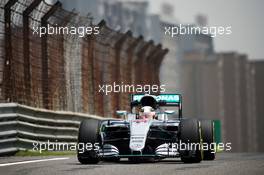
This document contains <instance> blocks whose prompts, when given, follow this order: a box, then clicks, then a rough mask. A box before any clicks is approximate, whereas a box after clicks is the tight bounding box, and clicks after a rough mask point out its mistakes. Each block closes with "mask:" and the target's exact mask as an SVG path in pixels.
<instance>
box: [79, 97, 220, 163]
mask: <svg viewBox="0 0 264 175" xmlns="http://www.w3.org/2000/svg"><path fill="white" fill-rule="evenodd" d="M171 107H173V108H174V109H176V110H167V109H165V108H171ZM117 114H119V115H121V116H123V117H124V119H107V120H101V121H100V120H99V121H98V120H93V119H87V120H84V121H82V122H81V124H80V128H79V136H78V144H83V145H84V144H87V143H90V144H92V145H96V144H97V146H93V149H89V150H85V151H83V152H79V151H78V152H77V157H78V160H79V162H80V163H82V164H94V163H98V162H99V161H100V160H108V161H109V160H110V161H118V160H120V158H128V160H129V161H132V162H138V161H145V160H161V159H164V158H181V160H182V161H183V162H184V163H198V162H200V161H201V160H214V159H215V147H211V146H207V147H206V148H207V149H206V150H205V149H203V147H202V146H201V145H204V144H207V145H210V144H212V143H214V126H213V122H212V121H211V120H197V119H187V118H183V117H182V97H181V95H180V94H160V95H142V94H134V95H132V96H131V112H127V111H117Z"/></svg>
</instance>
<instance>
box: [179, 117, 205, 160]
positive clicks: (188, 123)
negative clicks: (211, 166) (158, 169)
mask: <svg viewBox="0 0 264 175" xmlns="http://www.w3.org/2000/svg"><path fill="white" fill-rule="evenodd" d="M179 127H180V128H179V131H180V135H179V136H180V137H179V138H180V141H181V144H183V145H185V146H186V149H184V150H180V157H181V160H182V161H183V162H184V163H199V162H201V160H202V152H201V149H200V147H201V128H200V122H199V121H198V120H196V119H183V120H181V121H180V125H179Z"/></svg>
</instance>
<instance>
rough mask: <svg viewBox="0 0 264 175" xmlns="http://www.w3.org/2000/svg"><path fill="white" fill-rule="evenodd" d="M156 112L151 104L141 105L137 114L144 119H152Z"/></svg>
mask: <svg viewBox="0 0 264 175" xmlns="http://www.w3.org/2000/svg"><path fill="white" fill-rule="evenodd" d="M155 115H156V112H155V111H154V109H153V108H152V107H151V106H143V107H142V108H141V109H140V111H139V116H140V117H143V118H145V119H154V117H155Z"/></svg>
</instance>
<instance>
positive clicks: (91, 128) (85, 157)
mask: <svg viewBox="0 0 264 175" xmlns="http://www.w3.org/2000/svg"><path fill="white" fill-rule="evenodd" d="M99 125H100V122H99V121H98V120H96V119H87V120H84V121H82V122H81V124H80V128H79V135H78V145H79V146H80V145H82V148H81V149H79V150H77V158H78V160H79V162H80V163H81V164H96V163H98V162H99V157H98V152H97V151H96V150H95V148H94V146H93V149H91V150H86V144H92V145H94V144H95V143H99Z"/></svg>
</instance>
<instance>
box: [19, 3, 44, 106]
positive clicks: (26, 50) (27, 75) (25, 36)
mask: <svg viewBox="0 0 264 175" xmlns="http://www.w3.org/2000/svg"><path fill="white" fill-rule="evenodd" d="M41 1H42V0H34V1H33V2H32V3H31V4H30V5H29V6H28V7H27V8H26V10H25V11H23V57H24V85H25V86H24V87H25V94H26V104H28V105H31V74H30V72H31V71H30V53H29V50H30V46H29V14H30V13H31V12H32V11H33V10H34V9H35V8H36V7H37V6H38V5H39V4H40V3H41Z"/></svg>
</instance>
